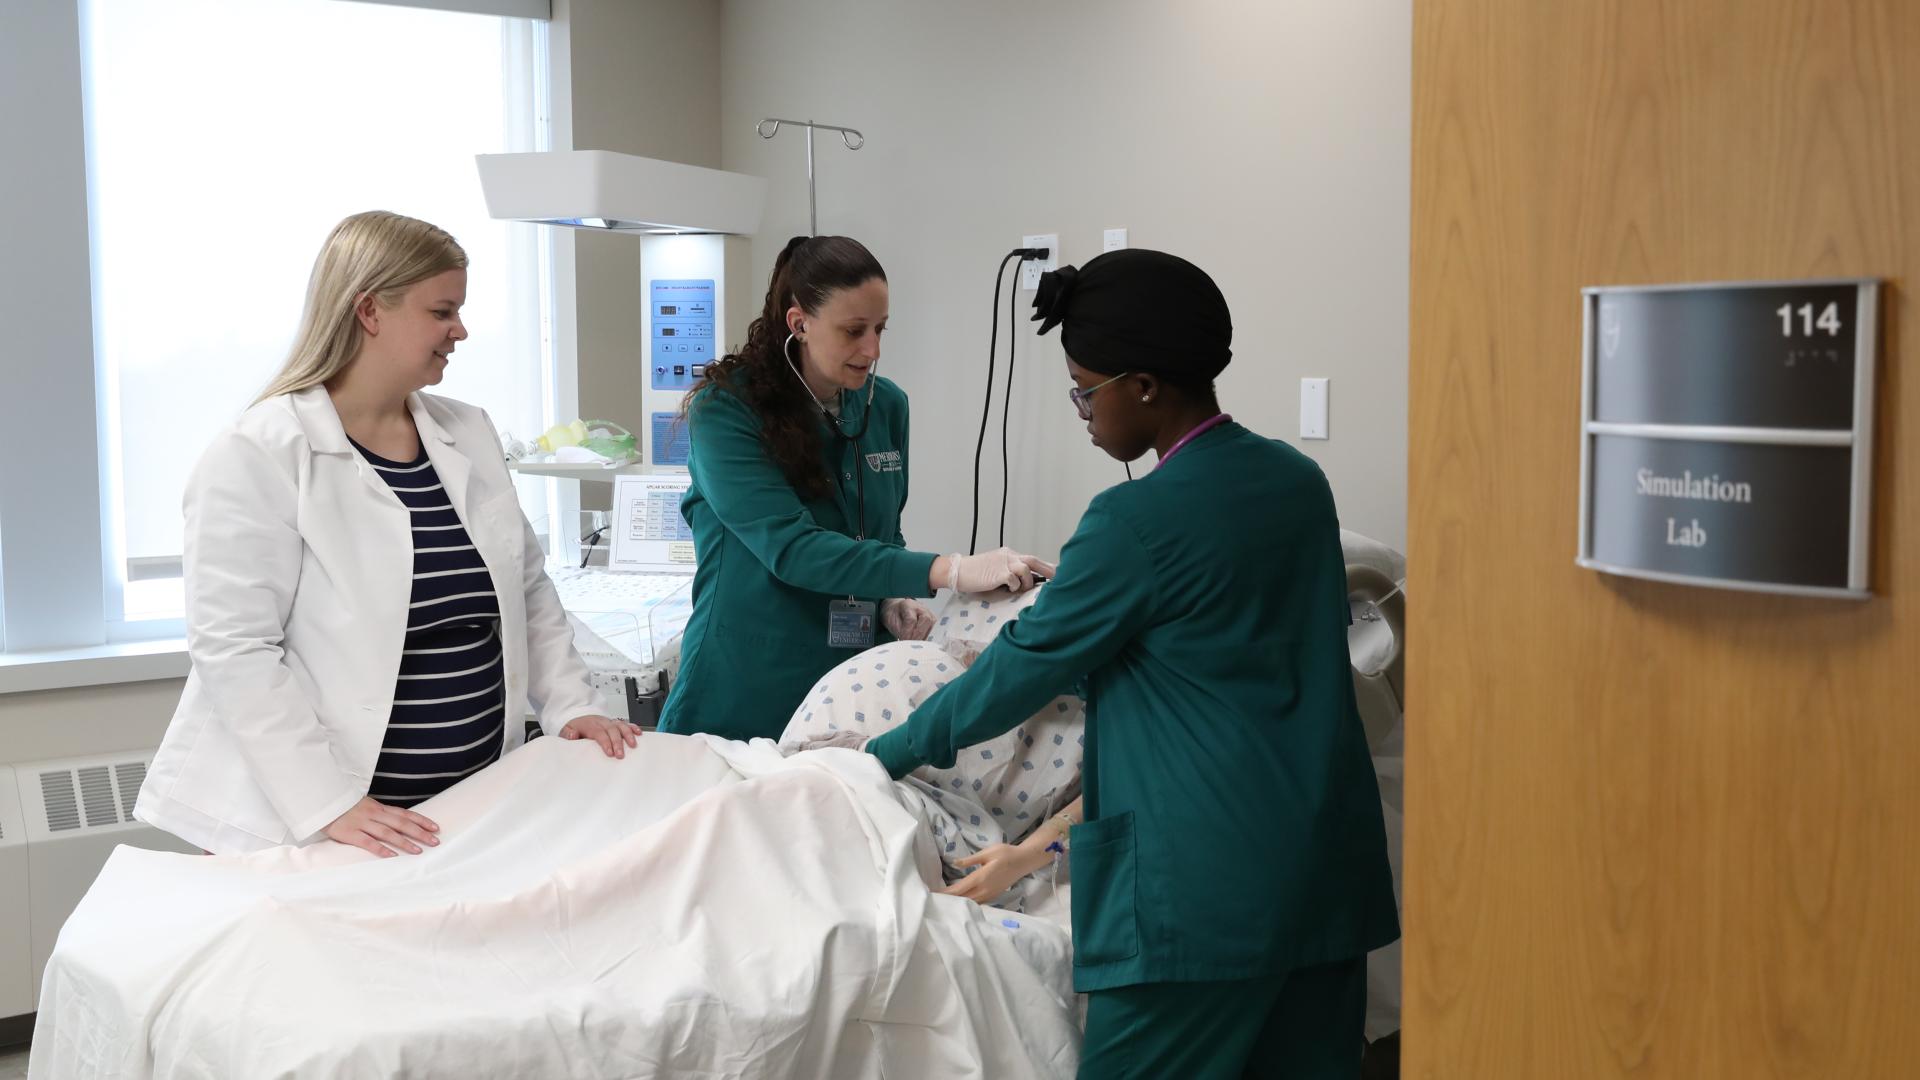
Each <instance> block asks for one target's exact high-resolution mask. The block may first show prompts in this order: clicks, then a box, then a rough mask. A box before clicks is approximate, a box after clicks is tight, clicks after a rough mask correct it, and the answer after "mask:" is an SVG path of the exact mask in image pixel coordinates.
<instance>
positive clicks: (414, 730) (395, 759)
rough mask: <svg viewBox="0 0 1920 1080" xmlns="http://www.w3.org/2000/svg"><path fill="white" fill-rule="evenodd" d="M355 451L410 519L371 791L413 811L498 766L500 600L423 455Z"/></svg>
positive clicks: (501, 727)
mask: <svg viewBox="0 0 1920 1080" xmlns="http://www.w3.org/2000/svg"><path fill="white" fill-rule="evenodd" d="M353 445H354V448H355V449H357V450H359V451H360V455H361V456H362V457H364V458H366V459H367V461H368V463H370V464H371V465H372V466H373V467H374V468H375V469H376V470H378V471H379V473H380V477H381V479H383V480H385V481H386V482H387V486H388V487H389V488H392V489H393V493H394V494H395V495H396V496H398V497H399V499H400V501H401V503H403V504H405V506H406V507H407V510H408V512H409V513H410V514H411V515H412V517H413V595H412V598H411V602H410V603H409V605H408V607H407V639H406V645H405V647H404V651H403V652H402V653H401V655H400V681H399V683H398V685H396V686H395V688H394V693H393V713H392V715H390V716H389V717H388V718H387V736H386V741H385V742H384V743H382V745H381V747H380V760H379V763H378V764H376V765H375V766H374V772H373V785H372V790H371V791H369V792H368V794H370V795H372V796H373V797H374V798H375V799H377V800H378V801H380V802H383V803H388V804H390V805H393V806H412V805H414V804H415V803H418V802H421V801H422V800H425V799H428V798H431V797H433V796H435V795H438V794H439V793H440V792H442V791H445V790H446V789H447V788H450V787H452V786H453V785H454V784H456V783H459V782H460V781H461V780H462V779H465V778H466V777H468V776H471V775H472V774H474V773H476V772H479V771H480V770H481V769H483V768H485V767H487V766H488V765H490V764H492V763H493V762H494V761H495V760H497V759H498V758H499V757H500V751H501V748H502V744H503V741H504V735H505V731H506V727H505V723H506V670H505V665H504V663H503V661H502V657H501V652H500V598H499V597H498V596H497V595H496V594H495V593H494V591H493V579H492V578H491V577H489V576H488V575H487V565H486V563H485V562H484V561H482V560H481V558H480V552H479V551H477V550H475V548H474V546H473V538H472V537H470V536H468V535H467V528H466V526H465V525H464V524H463V523H462V522H461V521H460V515H459V514H458V513H457V512H456V511H455V510H454V508H453V503H452V502H451V501H450V500H449V499H448V498H447V492H446V489H445V488H443V487H441V485H440V477H439V474H437V473H435V472H434V469H433V463H432V462H431V461H430V460H428V458H427V454H426V450H425V448H424V447H423V448H422V449H421V451H420V453H419V455H418V456H417V457H415V458H414V460H413V461H411V462H407V463H405V464H402V463H400V462H397V461H388V460H387V459H386V458H383V457H380V456H379V455H377V454H375V453H373V452H372V451H370V450H368V449H367V448H366V447H364V446H361V445H360V444H359V443H354V444H353Z"/></svg>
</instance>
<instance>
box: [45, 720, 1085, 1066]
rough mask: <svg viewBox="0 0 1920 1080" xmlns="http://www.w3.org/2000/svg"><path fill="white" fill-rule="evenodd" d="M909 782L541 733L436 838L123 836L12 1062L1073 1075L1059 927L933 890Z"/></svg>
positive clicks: (873, 766)
mask: <svg viewBox="0 0 1920 1080" xmlns="http://www.w3.org/2000/svg"><path fill="white" fill-rule="evenodd" d="M899 798H900V797H899V795H898V794H897V793H896V790H895V788H894V786H893V785H892V784H891V783H889V782H888V781H887V779H886V776H885V774H884V772H883V771H882V770H881V769H880V768H879V766H878V763H877V762H875V761H873V760H872V759H871V758H869V757H867V756H866V755H863V754H856V753H852V752H848V751H841V750H823V751H818V752H815V753H809V754H803V755H799V756H797V757H794V758H790V759H783V758H781V757H780V756H779V754H778V753H777V752H775V751H774V750H773V749H772V746H771V744H769V743H765V742H756V743H755V744H753V745H752V746H747V745H743V744H739V743H728V742H724V741H721V740H716V739H709V738H706V737H697V738H681V737H676V736H671V735H658V734H651V735H647V736H645V737H644V738H643V739H642V740H641V745H640V747H639V749H637V750H635V751H630V752H629V757H628V759H627V760H625V761H615V760H611V759H608V758H605V757H603V756H602V755H601V754H600V751H599V749H598V748H597V747H595V746H593V745H591V744H588V743H562V742H560V741H559V740H556V739H540V740H536V741H535V742H534V743H532V744H531V745H529V746H528V747H527V748H526V749H524V750H521V751H518V752H516V753H513V754H510V755H508V756H507V757H506V758H505V759H504V760H503V761H502V762H501V763H500V764H498V765H496V766H494V767H492V768H490V769H487V770H486V771H484V772H483V773H481V774H479V775H477V776H475V777H473V778H472V779H470V780H468V781H466V782H464V783H462V784H461V785H459V786H458V787H456V788H454V789H452V790H450V791H448V792H447V793H445V794H444V795H442V796H440V797H438V798H436V799H433V800H431V801H429V802H428V803H426V804H423V806H422V807H421V810H422V812H424V813H426V814H427V815H428V816H430V817H432V818H434V819H435V820H436V821H438V822H439V823H440V824H441V826H442V829H443V836H444V842H443V843H442V844H441V846H440V847H438V848H436V849H433V850H431V851H430V852H428V853H427V854H424V855H418V856H403V857H398V858H392V859H375V858H373V857H372V856H369V855H367V854H365V853H363V852H360V851H358V850H356V849H352V848H346V847H342V846H340V845H336V844H331V843H323V844H319V845H315V846H313V847H309V848H304V849H295V848H280V849H275V850H271V851H265V852H260V853H258V854H255V855H251V856H243V857H195V856H184V855H173V854H165V853H159V852H150V851H142V850H136V849H133V848H124V847H123V848H120V849H119V850H117V851H116V852H115V853H114V855H113V857H112V858H111V859H110V860H109V861H108V863H107V865H106V868H105V869H104V870H103V871H102V873H101V875H100V878H99V880H98V881H97V882H96V883H95V884H94V886H93V888H92V890H91V891H90V892H89V893H88V894H87V896H86V898H85V899H84V900H83V901H82V902H81V904H80V906H79V908H78V909H77V910H76V911H75V912H74V915H73V917H72V918H71V919H70V920H69V921H68V923H67V925H66V927H65V928H64V929H63V930H62V931H61V935H60V940H59V943H58V945H57V947H56V949H55V951H54V955H53V958H52V961H51V962H50V963H49V965H48V967H47V973H46V979H45V983H44V985H43V989H42V997H41V1003H40V1014H39V1022H38V1027H37V1028H36V1030H35V1034H34V1048H33V1057H32V1062H31V1066H30V1072H29V1076H31V1077H34V1078H36V1080H38V1078H55V1077H58V1078H60V1080H85V1078H93V1077H114V1078H122V1077H125V1078H132V1077H150V1076H161V1077H249V1078H252V1077H262V1078H265V1077H316V1078H319V1077H326V1078H330V1080H331V1078H350V1077H391V1076H407V1077H438V1076H446V1077H461V1078H463V1080H467V1078H483V1077H503V1078H504V1077H513V1078H530V1077H596V1078H611V1077H651V1076H677V1077H720V1076H726V1077H769V1078H772V1077H782V1078H784V1077H835V1078H839V1077H883V1076H887V1077H904V1076H913V1077H930V1078H931V1077H1026V1076H1033V1077H1053V1076H1059V1077H1066V1076H1071V1075H1072V1074H1073V1072H1074V1070H1075V1067H1076V1065H1077V1061H1078V1056H1079V1030H1078V1026H1077V1023H1076V1019H1077V1010H1076V1008H1075V999H1074V997H1073V993H1072V990H1071V970H1070V968H1071V958H1070V944H1069V942H1068V938H1067V934H1066V933H1065V931H1064V930H1062V929H1061V928H1060V927H1058V926H1056V925H1053V924H1050V923H1047V922H1045V921H1043V920H1037V919H1032V918H1029V917H1025V916H1014V915H1009V914H1008V913H1005V912H1001V911H997V910H995V909H992V908H981V907H977V906H975V905H973V904H971V903H969V902H967V901H964V900H960V899H958V898H955V897H947V896H939V895H933V894H930V893H929V892H928V889H927V887H926V885H925V884H924V883H923V877H922V875H923V874H924V873H927V872H928V871H926V870H923V869H921V867H925V866H928V865H937V863H935V862H933V860H932V858H931V851H930V847H931V845H930V841H929V839H928V838H927V837H926V835H925V831H924V829H923V828H922V827H921V826H920V825H919V823H918V822H917V820H916V818H915V817H914V816H913V815H912V814H910V813H909V812H908V811H907V810H906V809H904V808H903V805H902V803H901V802H900V801H899Z"/></svg>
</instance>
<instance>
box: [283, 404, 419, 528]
mask: <svg viewBox="0 0 1920 1080" xmlns="http://www.w3.org/2000/svg"><path fill="white" fill-rule="evenodd" d="M287 397H288V399H289V400H290V401H292V403H293V414H294V416H295V417H297V418H298V419H299V421H300V430H301V431H302V432H303V433H304V434H305V435H306V437H307V445H308V446H309V447H311V448H312V450H313V452H314V453H316V454H337V455H342V456H344V457H348V458H351V459H352V460H353V463H354V471H355V472H357V473H358V474H359V476H360V479H361V481H362V482H363V483H364V484H366V486H367V490H369V491H371V492H372V493H373V494H374V496H375V498H376V499H378V500H379V502H380V503H381V504H382V505H383V506H387V507H396V506H401V502H400V496H398V495H395V494H394V493H393V489H392V488H390V487H388V486H387V482H386V481H385V480H384V479H382V478H381V476H380V474H379V473H378V472H376V471H374V470H373V469H372V468H371V467H369V466H368V465H367V464H366V462H365V461H364V460H362V459H361V457H360V455H359V454H358V453H356V452H355V451H354V449H353V443H351V442H349V441H348V440H347V429H346V427H345V426H344V425H342V424H341V423H340V413H339V411H338V410H336V409H335V408H334V407H333V398H332V397H331V396H329V395H328V394H327V388H326V387H324V386H311V387H308V388H307V389H305V390H301V391H298V392H296V393H293V394H289V395H287Z"/></svg>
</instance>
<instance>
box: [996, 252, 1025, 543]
mask: <svg viewBox="0 0 1920 1080" xmlns="http://www.w3.org/2000/svg"><path fill="white" fill-rule="evenodd" d="M1022 261H1025V260H1022ZM1019 350H1020V290H1018V289H1015V290H1014V291H1013V292H1012V293H1011V294H1009V295H1008V297H1007V392H1006V393H1005V394H1002V395H1001V396H1000V546H1001V547H1006V546H1007V492H1008V491H1010V490H1012V488H1013V481H1012V479H1011V478H1010V477H1009V476H1008V473H1007V462H1008V460H1009V459H1008V457H1007V421H1008V420H1009V419H1011V418H1012V416H1013V358H1014V356H1015V355H1016V354H1018V352H1019Z"/></svg>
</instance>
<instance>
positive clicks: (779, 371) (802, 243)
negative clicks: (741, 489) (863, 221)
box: [681, 236, 887, 499]
mask: <svg viewBox="0 0 1920 1080" xmlns="http://www.w3.org/2000/svg"><path fill="white" fill-rule="evenodd" d="M875 278H878V279H880V280H881V281H885V280H887V272H886V271H885V270H883V269H881V267H880V261H879V260H878V259H875V258H874V257H873V253H872V252H870V251H868V250H867V248H866V245H864V244H862V243H860V241H858V240H854V239H852V238H850V237H845V236H796V237H794V238H793V239H791V240H789V241H787V246H786V247H785V248H783V249H782V250H781V252H780V256H779V258H777V259H775V260H774V261H773V277H772V279H771V280H770V281H769V282H768V283H767V301H766V306H765V307H763V308H762V309H761V311H760V317H759V318H757V319H755V320H753V324H752V325H751V326H749V327H747V341H746V344H744V345H742V346H740V348H739V349H738V350H736V351H734V352H730V353H728V354H727V355H725V356H723V357H721V358H720V359H719V360H717V361H715V362H714V363H711V364H708V365H707V372H706V375H705V376H703V377H702V378H701V380H700V382H699V383H697V384H695V385H694V387H693V390H692V391H691V392H690V393H688V394H687V396H686V400H685V401H684V402H682V404H681V409H682V411H683V415H684V412H685V410H689V409H691V408H693V406H694V399H695V398H697V397H698V396H699V395H700V394H701V393H702V392H704V391H707V390H709V389H711V388H714V387H718V388H720V389H722V390H725V391H727V392H728V393H730V394H732V395H733V396H735V397H737V398H739V399H740V400H741V401H744V402H746V404H747V407H748V408H751V409H752V410H753V411H754V414H755V415H756V416H758V417H759V418H760V436H761V438H762V439H763V440H765V442H766V444H767V456H768V457H769V458H771V459H773V463H774V464H776V465H778V466H780V472H781V473H782V474H783V475H785V476H786V478H787V482H788V483H790V484H792V485H793V486H794V489H795V490H796V491H798V492H799V493H800V495H801V497H803V498H808V499H818V498H822V497H824V496H826V495H827V494H828V493H830V492H831V491H832V490H833V477H832V476H831V475H829V474H828V473H827V471H826V468H825V466H823V465H822V464H821V457H822V446H821V441H822V438H823V434H822V431H821V427H820V411H819V409H817V408H815V406H814V403H813V398H812V397H810V396H809V395H808V394H807V388H806V386H805V384H803V383H802V382H801V381H800V380H799V379H798V378H796V377H795V376H794V373H793V370H792V369H791V368H789V367H788V366H787V357H786V354H785V351H784V350H785V349H786V340H787V309H788V308H790V307H794V306H795V305H798V306H799V308H800V310H802V311H804V312H806V313H807V314H809V315H817V314H819V312H820V307H821V305H823V304H825V303H826V302H827V298H828V297H830V296H832V295H833V294H834V293H836V292H839V291H840V290H842V289H851V288H855V287H857V286H860V285H864V284H866V283H867V282H869V281H872V280H874V279H875ZM795 363H796V364H797V363H798V360H796V361H795Z"/></svg>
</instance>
